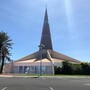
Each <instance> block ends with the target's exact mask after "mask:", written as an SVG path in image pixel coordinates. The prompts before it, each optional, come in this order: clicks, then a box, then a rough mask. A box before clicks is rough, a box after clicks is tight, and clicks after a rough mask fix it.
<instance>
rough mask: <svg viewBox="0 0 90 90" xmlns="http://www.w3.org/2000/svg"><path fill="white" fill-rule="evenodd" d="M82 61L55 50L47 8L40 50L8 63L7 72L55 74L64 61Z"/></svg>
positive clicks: (5, 69) (5, 70)
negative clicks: (55, 68) (56, 68)
mask: <svg viewBox="0 0 90 90" xmlns="http://www.w3.org/2000/svg"><path fill="white" fill-rule="evenodd" d="M64 60H68V61H70V62H71V63H77V64H78V63H80V61H79V60H76V59H74V58H71V57H69V56H66V55H63V54H61V53H58V52H56V51H54V50H53V46H52V40H51V33H50V26H49V22H48V14H47V9H46V11H45V17H44V23H43V29H42V35H41V41H40V45H39V50H38V51H37V52H35V53H33V54H30V55H27V56H25V57H23V58H21V59H19V60H16V61H14V62H12V63H9V64H6V65H5V68H4V72H5V73H11V72H13V73H30V74H54V67H55V66H57V67H62V62H63V61H64Z"/></svg>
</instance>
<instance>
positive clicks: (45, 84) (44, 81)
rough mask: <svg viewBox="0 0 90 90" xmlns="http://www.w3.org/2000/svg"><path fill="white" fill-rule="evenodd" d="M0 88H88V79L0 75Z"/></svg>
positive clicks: (57, 89) (69, 89) (15, 89)
mask: <svg viewBox="0 0 90 90" xmlns="http://www.w3.org/2000/svg"><path fill="white" fill-rule="evenodd" d="M0 90H90V79H87V78H60V77H56V78H50V77H39V78H37V77H0Z"/></svg>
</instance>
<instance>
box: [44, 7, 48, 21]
mask: <svg viewBox="0 0 90 90" xmlns="http://www.w3.org/2000/svg"><path fill="white" fill-rule="evenodd" d="M44 23H48V14H47V8H46V11H45V17H44Z"/></svg>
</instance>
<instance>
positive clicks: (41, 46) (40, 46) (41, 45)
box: [38, 44, 44, 76]
mask: <svg viewBox="0 0 90 90" xmlns="http://www.w3.org/2000/svg"><path fill="white" fill-rule="evenodd" d="M38 47H39V50H40V76H42V48H43V47H44V45H43V44H40V45H39V46H38Z"/></svg>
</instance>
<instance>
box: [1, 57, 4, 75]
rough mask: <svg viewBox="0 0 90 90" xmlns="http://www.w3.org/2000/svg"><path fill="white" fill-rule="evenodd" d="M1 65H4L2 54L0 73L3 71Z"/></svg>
mask: <svg viewBox="0 0 90 90" xmlns="http://www.w3.org/2000/svg"><path fill="white" fill-rule="evenodd" d="M3 66H4V56H2V61H1V68H0V74H2V73H3Z"/></svg>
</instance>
